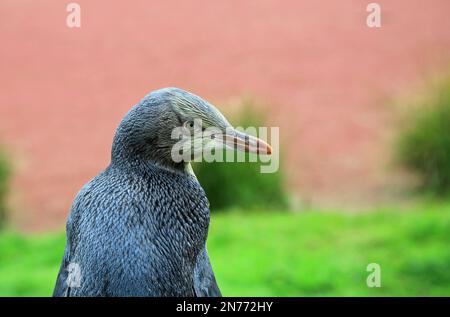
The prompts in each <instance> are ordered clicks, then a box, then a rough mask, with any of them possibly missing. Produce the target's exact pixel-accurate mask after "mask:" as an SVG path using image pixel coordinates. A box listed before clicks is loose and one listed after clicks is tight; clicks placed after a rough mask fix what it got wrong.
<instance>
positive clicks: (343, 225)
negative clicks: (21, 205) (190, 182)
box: [0, 204, 450, 296]
mask: <svg viewBox="0 0 450 317" xmlns="http://www.w3.org/2000/svg"><path fill="white" fill-rule="evenodd" d="M449 232H450V204H441V205H428V206H425V205H424V206H422V207H414V208H412V209H410V210H394V209H384V210H378V211H374V212H371V213H364V214H348V213H345V212H342V211H340V212H339V211H332V212H323V211H308V212H304V213H298V214H294V213H286V212H276V211H275V212H274V211H272V212H243V211H240V210H237V209H235V210H231V211H230V212H228V213H217V214H215V215H213V217H212V220H211V228H210V235H209V239H208V252H209V254H210V257H211V261H212V264H213V268H214V271H215V274H216V278H217V281H218V283H219V286H220V287H221V290H222V292H223V294H224V295H225V296H319V295H323V296H356V295H358V296H387V295H395V296H407V295H408V296H431V295H437V296H441V295H442V296H450V248H449V245H450V235H449ZM64 240H65V238H64V234H63V233H56V234H43V235H32V236H24V235H22V234H17V233H12V232H4V233H0V250H1V252H0V296H49V295H51V294H52V289H53V286H54V282H55V279H56V275H57V272H58V269H59V265H60V260H61V257H62V254H63V248H64V242H65V241H64ZM369 263H378V264H379V265H380V266H381V287H380V288H369V287H367V286H366V278H367V276H368V274H369V273H368V272H366V267H367V265H368V264H369Z"/></svg>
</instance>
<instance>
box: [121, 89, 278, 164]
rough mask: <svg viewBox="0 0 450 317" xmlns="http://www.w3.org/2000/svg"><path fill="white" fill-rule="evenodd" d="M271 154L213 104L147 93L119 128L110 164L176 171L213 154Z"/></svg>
mask: <svg viewBox="0 0 450 317" xmlns="http://www.w3.org/2000/svg"><path fill="white" fill-rule="evenodd" d="M212 148H214V149H222V148H227V149H232V150H239V151H245V152H252V153H259V154H270V153H271V151H272V150H271V147H270V145H269V144H267V143H266V142H265V141H263V140H261V139H258V138H256V137H254V136H251V135H248V134H245V133H243V132H241V131H238V130H236V129H235V128H233V126H232V125H231V124H230V123H229V122H228V120H227V119H226V118H225V116H224V115H223V114H222V113H221V112H220V111H219V110H218V109H217V108H216V107H214V106H213V105H212V104H210V103H209V102H207V101H205V100H204V99H202V98H200V97H199V96H197V95H195V94H193V93H190V92H187V91H184V90H182V89H179V88H163V89H159V90H156V91H153V92H151V93H150V94H148V95H147V96H145V97H144V98H143V99H142V100H141V101H140V102H139V103H138V104H137V105H135V106H134V107H133V108H131V110H130V111H129V112H128V113H127V115H126V116H125V117H124V119H123V120H122V122H121V123H120V125H119V127H118V129H117V132H116V136H115V138H114V141H113V151H112V159H113V161H114V160H124V159H125V160H146V161H152V162H154V163H156V164H160V165H165V166H167V167H174V168H180V167H183V166H184V165H185V164H187V163H189V161H191V160H193V159H195V158H198V157H199V156H201V155H203V154H204V153H205V151H211V149H212Z"/></svg>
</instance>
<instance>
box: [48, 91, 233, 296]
mask: <svg viewBox="0 0 450 317" xmlns="http://www.w3.org/2000/svg"><path fill="white" fill-rule="evenodd" d="M202 116H204V118H203V119H204V122H205V124H207V125H215V126H219V127H221V128H226V127H228V126H229V123H228V122H227V121H226V119H225V118H223V116H221V114H220V112H218V111H217V109H215V108H214V107H212V106H211V105H210V104H208V103H207V102H206V101H204V100H202V99H201V98H199V97H197V96H195V95H192V94H190V93H187V92H185V91H182V90H180V89H176V88H169V89H162V90H159V91H156V92H153V93H151V94H149V95H147V96H146V97H145V98H144V99H143V100H142V101H141V102H140V103H139V104H137V105H136V106H134V107H133V108H132V109H131V110H130V111H129V112H128V114H127V115H126V116H125V118H124V119H123V121H122V122H121V124H120V126H119V127H118V129H117V132H116V135H115V138H114V141H113V146H112V158H111V164H110V165H109V166H108V167H107V168H106V169H105V170H104V171H103V172H101V173H100V174H99V175H98V176H96V177H95V178H94V179H93V180H91V181H90V182H89V183H88V184H86V185H85V186H84V187H83V188H82V189H81V190H80V192H79V193H78V195H77V197H76V198H75V200H74V203H73V206H72V209H71V212H70V215H69V218H68V221H67V228H66V229H67V243H66V248H65V252H64V256H63V260H62V264H61V268H60V272H59V275H58V278H57V281H56V286H55V289H54V296H220V295H221V294H220V291H219V288H218V286H217V284H216V280H215V277H214V273H213V271H212V268H211V264H210V261H209V258H208V254H207V251H206V239H207V235H208V226H209V219H210V212H209V204H208V200H207V198H206V196H205V193H204V191H203V189H202V188H201V186H200V184H199V183H198V181H197V179H196V178H195V176H194V175H193V174H191V173H190V172H189V165H188V164H189V163H188V162H180V163H175V162H174V161H173V160H171V158H170V150H171V145H173V143H174V140H172V139H171V135H170V131H171V129H172V128H174V127H176V126H182V125H183V123H184V122H186V121H187V120H192V119H193V117H202ZM71 263H75V264H76V266H77V267H78V268H79V283H78V284H76V285H73V284H70V283H69V284H70V285H69V284H68V280H70V277H69V272H68V270H69V267H70V265H71Z"/></svg>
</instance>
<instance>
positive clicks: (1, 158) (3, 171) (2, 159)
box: [0, 149, 11, 229]
mask: <svg viewBox="0 0 450 317" xmlns="http://www.w3.org/2000/svg"><path fill="white" fill-rule="evenodd" d="M10 176H11V170H10V165H9V161H8V160H7V158H6V155H5V154H4V153H3V152H2V151H1V149H0V229H2V227H3V226H4V225H5V222H6V217H7V214H6V212H7V210H6V195H7V192H8V189H9V180H10Z"/></svg>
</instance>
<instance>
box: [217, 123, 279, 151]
mask: <svg viewBox="0 0 450 317" xmlns="http://www.w3.org/2000/svg"><path fill="white" fill-rule="evenodd" d="M223 143H224V144H225V146H226V147H227V148H229V149H231V150H239V151H244V152H248V153H256V154H267V155H270V154H272V147H271V146H270V145H269V144H268V143H267V142H266V141H264V140H261V139H258V138H256V137H254V136H252V135H250V134H246V133H243V132H240V131H238V130H236V129H227V132H226V133H225V134H224V135H223Z"/></svg>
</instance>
